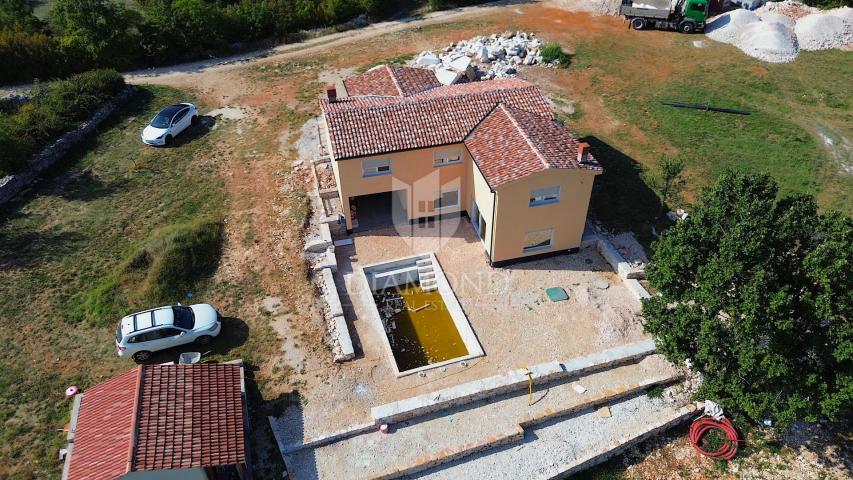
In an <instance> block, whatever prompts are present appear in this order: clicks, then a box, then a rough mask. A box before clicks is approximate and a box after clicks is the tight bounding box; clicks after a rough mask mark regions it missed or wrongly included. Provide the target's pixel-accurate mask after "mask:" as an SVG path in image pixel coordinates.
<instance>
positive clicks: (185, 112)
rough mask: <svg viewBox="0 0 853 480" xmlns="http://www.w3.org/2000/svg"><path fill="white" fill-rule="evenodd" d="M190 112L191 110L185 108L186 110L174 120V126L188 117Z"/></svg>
mask: <svg viewBox="0 0 853 480" xmlns="http://www.w3.org/2000/svg"><path fill="white" fill-rule="evenodd" d="M189 111H190V109H189V108H185V109H183V110H181V111H180V113H178V114H177V115H175V118H174V119H173V120H172V125H174V124H176V123H178V122H180V121H181V119H182V118H184V117H186V116H187V113H189Z"/></svg>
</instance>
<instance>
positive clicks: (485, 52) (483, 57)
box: [477, 45, 491, 63]
mask: <svg viewBox="0 0 853 480" xmlns="http://www.w3.org/2000/svg"><path fill="white" fill-rule="evenodd" d="M477 56H478V57H479V58H480V61H481V62H483V63H489V61H490V60H491V59H490V58H489V47H487V46H485V45H483V46H482V47H480V51H478V52H477Z"/></svg>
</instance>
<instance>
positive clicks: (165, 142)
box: [163, 135, 172, 147]
mask: <svg viewBox="0 0 853 480" xmlns="http://www.w3.org/2000/svg"><path fill="white" fill-rule="evenodd" d="M171 144H172V136H171V135H166V138H164V139H163V145H165V146H167V147H168V146H169V145H171Z"/></svg>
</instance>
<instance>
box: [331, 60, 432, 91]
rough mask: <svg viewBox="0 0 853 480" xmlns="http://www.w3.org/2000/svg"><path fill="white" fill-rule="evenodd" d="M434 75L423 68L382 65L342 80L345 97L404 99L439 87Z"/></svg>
mask: <svg viewBox="0 0 853 480" xmlns="http://www.w3.org/2000/svg"><path fill="white" fill-rule="evenodd" d="M440 86H441V83H439V81H438V79H437V78H436V77H435V73H433V72H432V71H430V70H425V69H423V68H412V67H398V66H394V65H382V66H381V67H377V68H374V69H373V70H369V71H367V72H364V73H362V74H360V75H356V76H354V77H350V78H347V79H345V80H344V87H345V88H346V90H347V95H349V96H356V95H382V96H395V97H405V96H409V95H413V94H416V93H418V92H422V91H424V90H428V89H431V88H435V87H440Z"/></svg>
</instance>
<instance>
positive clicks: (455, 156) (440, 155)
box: [432, 150, 462, 167]
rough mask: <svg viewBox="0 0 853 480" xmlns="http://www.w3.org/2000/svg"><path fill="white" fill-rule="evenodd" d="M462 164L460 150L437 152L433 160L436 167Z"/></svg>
mask: <svg viewBox="0 0 853 480" xmlns="http://www.w3.org/2000/svg"><path fill="white" fill-rule="evenodd" d="M457 163H462V153H461V152H460V151H459V150H453V151H450V152H437V153H436V154H435V157H434V158H433V160H432V164H433V166H435V167H443V166H445V165H454V164H457Z"/></svg>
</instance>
